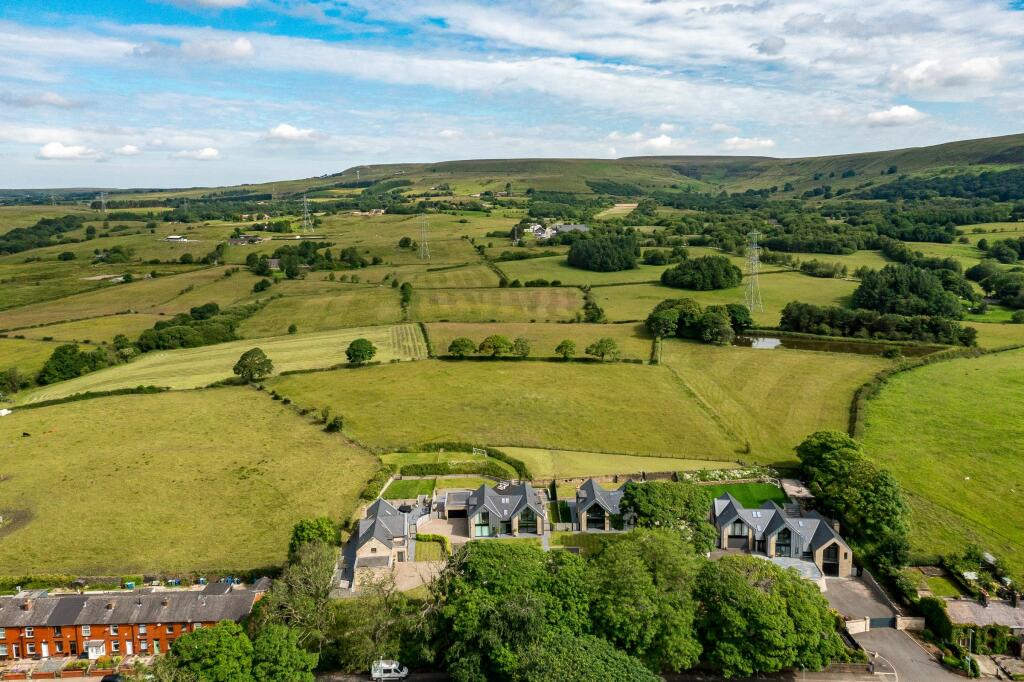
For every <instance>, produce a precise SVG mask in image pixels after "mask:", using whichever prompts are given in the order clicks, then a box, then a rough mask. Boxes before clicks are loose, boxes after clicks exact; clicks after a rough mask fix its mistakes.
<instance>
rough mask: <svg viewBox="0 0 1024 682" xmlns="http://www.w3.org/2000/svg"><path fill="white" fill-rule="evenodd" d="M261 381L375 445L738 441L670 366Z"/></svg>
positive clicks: (449, 365)
mask: <svg viewBox="0 0 1024 682" xmlns="http://www.w3.org/2000/svg"><path fill="white" fill-rule="evenodd" d="M267 385H268V388H272V389H274V390H276V391H278V393H280V394H281V395H283V396H287V397H288V398H291V399H292V400H293V401H295V403H296V404H298V405H301V406H303V407H314V408H319V407H323V406H329V407H331V408H332V410H334V411H335V413H338V414H343V415H345V432H346V433H348V434H350V435H352V436H353V437H354V438H356V439H358V440H359V441H360V442H362V443H367V444H369V445H371V446H373V447H377V448H392V449H398V448H402V447H405V446H407V445H408V444H410V443H423V442H431V441H463V442H472V443H474V444H476V445H479V446H485V445H496V446H506V445H517V446H523V447H539V448H550V449H579V450H594V449H605V448H607V449H608V450H612V451H615V452H620V453H623V454H639V455H663V456H670V457H684V458H695V459H699V458H707V459H716V460H726V461H732V460H734V459H735V457H736V454H735V450H736V449H737V448H738V447H740V446H742V442H738V441H736V440H734V439H733V438H731V437H730V435H729V434H728V433H726V432H724V431H723V430H722V429H721V427H720V426H719V424H718V423H717V422H716V421H715V420H713V419H712V418H711V417H710V416H709V415H708V413H707V412H706V411H705V408H704V407H702V406H701V405H700V404H699V403H697V402H696V401H694V400H693V399H692V398H691V397H690V396H689V395H687V394H686V392H685V391H683V390H680V385H679V383H678V381H677V379H676V378H675V377H674V375H673V374H672V372H671V371H669V370H668V369H666V368H664V367H654V366H649V365H643V366H641V365H633V364H620V363H605V364H603V365H602V364H598V363H557V362H515V361H508V362H502V361H498V362H450V361H439V360H431V361H423V362H414V363H400V364H390V365H382V366H377V367H367V368H363V369H359V370H338V371H332V372H319V373H316V374H315V375H314V374H299V375H291V376H285V377H278V378H274V379H272V380H269V381H268V382H267ZM801 437H802V435H801ZM798 441H799V439H797V442H798Z"/></svg>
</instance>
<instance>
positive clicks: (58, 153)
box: [36, 142, 99, 161]
mask: <svg viewBox="0 0 1024 682" xmlns="http://www.w3.org/2000/svg"><path fill="white" fill-rule="evenodd" d="M98 155H99V152H97V151H96V150H95V149H90V148H89V147H86V146H85V145H80V144H72V145H66V144H63V143H62V142H49V143H47V144H44V145H43V146H42V147H40V149H39V153H38V154H37V155H36V156H37V158H40V159H47V160H56V161H76V160H79V159H95V158H96V157H97V156H98Z"/></svg>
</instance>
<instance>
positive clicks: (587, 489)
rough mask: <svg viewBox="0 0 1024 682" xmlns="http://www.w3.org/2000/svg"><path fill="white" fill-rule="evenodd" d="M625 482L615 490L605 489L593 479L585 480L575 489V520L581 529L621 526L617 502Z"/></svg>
mask: <svg viewBox="0 0 1024 682" xmlns="http://www.w3.org/2000/svg"><path fill="white" fill-rule="evenodd" d="M624 488H625V484H623V485H622V487H620V488H618V489H617V490H605V489H604V488H602V487H601V485H600V484H599V483H598V482H597V481H595V480H594V479H592V478H591V479H589V480H587V481H586V482H585V483H584V484H583V485H581V486H580V487H579V488H578V489H577V490H576V521H577V523H578V524H579V529H580V530H581V531H588V530H603V531H608V530H611V529H612V527H613V524H614V525H617V526H619V527H620V528H621V512H620V511H619V502H620V501H621V500H622V492H623V489H624Z"/></svg>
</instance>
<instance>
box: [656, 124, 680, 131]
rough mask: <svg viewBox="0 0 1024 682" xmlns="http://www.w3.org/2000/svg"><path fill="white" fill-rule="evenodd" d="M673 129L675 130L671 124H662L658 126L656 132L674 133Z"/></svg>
mask: <svg viewBox="0 0 1024 682" xmlns="http://www.w3.org/2000/svg"><path fill="white" fill-rule="evenodd" d="M675 129H676V127H675V125H673V124H671V123H662V124H661V125H660V126H658V132H659V133H671V132H675Z"/></svg>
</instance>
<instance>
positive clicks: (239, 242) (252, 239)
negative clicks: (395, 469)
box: [228, 234, 264, 246]
mask: <svg viewBox="0 0 1024 682" xmlns="http://www.w3.org/2000/svg"><path fill="white" fill-rule="evenodd" d="M263 241H264V240H263V237H260V236H259V235H255V234H240V235H238V236H237V237H231V238H230V239H228V244H231V245H232V246H248V245H250V244H260V243H262V242H263Z"/></svg>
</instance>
